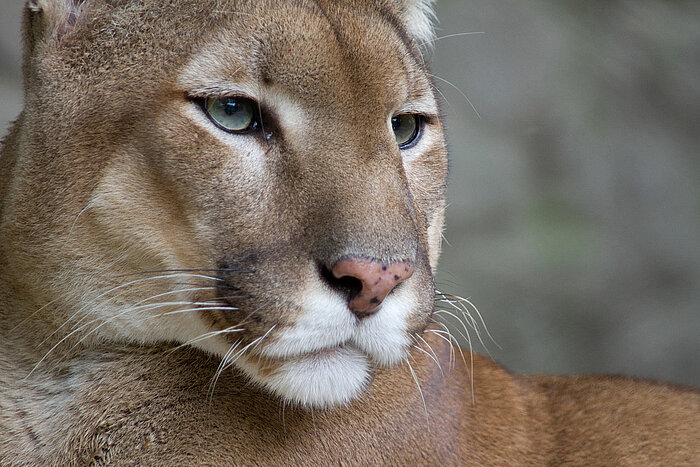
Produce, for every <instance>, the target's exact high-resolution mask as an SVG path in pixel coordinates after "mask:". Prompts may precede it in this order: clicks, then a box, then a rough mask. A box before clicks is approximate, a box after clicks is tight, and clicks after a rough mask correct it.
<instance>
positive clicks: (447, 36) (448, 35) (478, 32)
mask: <svg viewBox="0 0 700 467" xmlns="http://www.w3.org/2000/svg"><path fill="white" fill-rule="evenodd" d="M477 34H486V32H484V31H474V32H456V33H454V34H445V35H444V36H439V37H435V38H433V39H430V40H428V41H423V42H421V43H420V47H423V46H426V45H428V44H434V43H436V42H437V41H441V40H443V39H449V38H450V37H459V36H475V35H477Z"/></svg>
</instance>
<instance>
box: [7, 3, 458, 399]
mask: <svg viewBox="0 0 700 467" xmlns="http://www.w3.org/2000/svg"><path fill="white" fill-rule="evenodd" d="M68 3H71V2H68ZM73 3H75V2H73ZM156 3H158V2H156ZM153 12H157V14H154V13H153ZM428 14H429V9H428V8H426V5H425V4H424V3H422V2H409V1H406V2H401V1H398V0H397V1H386V2H381V1H378V2H359V1H343V2H337V1H308V2H307V1H300V2H276V1H256V2H234V1H212V2H203V1H200V0H198V1H182V2H174V3H173V2H162V5H160V6H153V5H151V6H149V7H148V9H147V10H146V9H143V7H141V6H139V5H137V4H132V3H131V2H128V1H123V2H122V1H118V2H114V1H109V2H107V1H104V2H103V1H97V0H96V1H94V2H92V1H90V2H86V3H84V4H82V5H80V8H79V9H78V11H76V12H75V15H74V16H75V18H74V24H71V25H70V28H67V30H66V28H58V29H55V30H54V31H53V32H52V33H50V34H48V36H47V37H44V38H41V37H40V38H39V39H36V40H37V42H36V43H32V44H30V45H31V46H30V47H28V48H29V50H30V51H31V53H32V56H31V57H30V60H29V62H28V63H29V64H28V65H27V66H29V67H30V68H31V70H32V73H31V76H32V78H31V79H30V80H29V84H28V92H27V109H28V110H27V111H25V113H24V116H23V118H24V126H23V128H25V129H28V130H25V133H26V134H24V135H22V138H23V141H24V144H26V145H27V147H29V148H30V151H28V154H29V155H28V156H27V157H25V158H23V159H22V160H21V161H19V164H18V170H19V171H22V172H23V173H27V174H31V176H30V177H24V179H27V180H28V179H32V180H35V182H33V183H31V184H30V183H16V184H15V185H13V186H11V187H10V190H11V191H13V192H14V193H15V194H16V196H13V199H15V200H17V201H15V203H14V205H13V206H11V207H10V208H9V210H8V211H7V212H6V215H5V218H6V219H7V220H6V222H5V223H4V224H3V229H5V231H6V232H10V234H11V235H12V237H13V238H16V239H18V240H17V242H16V244H15V246H13V248H12V250H10V251H9V252H8V253H7V256H8V257H10V258H13V259H14V260H16V261H14V262H13V264H23V265H26V266H18V267H17V270H16V271H15V273H14V274H15V275H16V277H17V278H18V279H17V280H18V281H22V282H23V283H25V284H27V290H31V293H32V294H33V295H34V296H35V297H41V300H42V301H44V302H49V301H51V300H54V302H53V305H51V306H50V307H49V309H50V310H51V313H52V315H51V321H52V323H54V324H53V325H54V326H55V327H56V328H60V332H59V334H60V335H61V336H70V338H69V340H71V339H73V340H77V341H78V342H80V344H81V345H95V343H97V342H105V341H106V342H134V343H139V344H151V343H156V342H164V341H165V342H173V343H175V344H178V345H180V344H184V345H189V346H194V347H198V348H200V349H203V350H205V351H207V352H210V353H212V354H215V355H216V356H218V357H219V358H220V359H221V365H220V367H219V368H220V371H229V368H231V367H233V368H234V369H237V370H239V371H243V372H244V373H245V374H246V375H248V376H249V377H250V379H251V381H252V382H254V383H256V384H258V385H260V386H262V387H263V388H265V389H266V390H268V391H271V392H273V393H274V394H276V395H278V396H279V397H280V398H282V399H283V400H285V401H287V402H290V403H294V404H299V405H303V406H307V407H328V406H333V405H337V404H345V403H348V402H349V401H351V400H352V399H353V398H356V397H358V396H360V395H361V394H362V392H363V390H364V389H365V388H366V387H367V386H368V384H369V383H370V382H371V379H372V375H373V372H374V371H375V369H377V368H379V367H384V366H393V365H400V364H403V363H404V361H405V360H406V358H407V355H408V350H409V349H410V348H411V347H412V346H413V345H414V344H415V343H416V342H417V341H416V339H420V337H419V336H420V334H421V333H422V331H423V330H424V329H425V327H426V326H427V324H428V323H429V321H430V319H431V315H432V311H433V300H434V286H433V275H432V271H433V270H434V268H435V267H436V264H437V258H438V254H439V249H440V232H441V229H442V219H443V211H444V191H445V177H446V171H447V161H446V150H445V143H444V137H443V129H442V126H441V122H440V117H439V109H438V105H437V103H436V99H435V95H434V88H433V85H432V83H431V81H430V77H429V74H428V73H427V71H426V67H425V64H424V63H423V60H422V56H421V52H420V50H419V49H420V45H421V43H422V42H424V41H426V40H428V39H429V37H430V36H429V29H430V28H429V26H428V24H429V23H428V19H427V15H428ZM56 31H58V32H56ZM117 49H118V50H119V53H118V54H117V53H115V50H117ZM37 180H38V182H37ZM37 239H40V241H39V240H37ZM28 259H31V261H30V262H28V261H27V260H28ZM23 268H25V269H23ZM36 270H41V271H42V273H41V279H40V281H37V280H36V279H34V280H29V279H28V278H29V277H30V276H31V274H32V273H31V271H36ZM33 277H36V276H33ZM212 376H215V375H212Z"/></svg>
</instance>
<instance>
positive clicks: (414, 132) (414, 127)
mask: <svg viewBox="0 0 700 467" xmlns="http://www.w3.org/2000/svg"><path fill="white" fill-rule="evenodd" d="M420 127H421V121H420V116H418V115H416V114H401V115H397V116H396V117H393V118H392V119H391V129H392V130H394V136H395V137H396V142H397V143H399V148H401V149H404V148H407V147H409V146H411V145H412V144H413V143H414V142H415V141H416V140H417V139H418V135H419V134H420Z"/></svg>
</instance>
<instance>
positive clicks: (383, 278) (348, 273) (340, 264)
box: [320, 256, 413, 319]
mask: <svg viewBox="0 0 700 467" xmlns="http://www.w3.org/2000/svg"><path fill="white" fill-rule="evenodd" d="M320 273H321V277H323V278H324V280H325V281H326V282H327V283H328V284H329V285H330V286H331V287H332V288H333V289H335V290H337V291H340V292H341V293H344V294H345V296H346V297H347V302H348V308H350V311H352V312H353V313H354V314H355V316H357V317H358V318H359V319H363V318H366V317H368V316H370V315H372V314H374V313H376V312H377V311H378V310H379V308H380V306H381V304H382V302H383V301H384V299H385V298H386V297H387V295H389V293H391V292H392V291H393V290H395V289H396V287H397V286H398V285H399V284H400V283H401V282H403V281H405V280H406V279H408V278H409V277H411V275H412V274H413V263H412V262H411V261H393V262H383V261H380V260H377V259H373V258H363V257H354V256H348V257H345V258H343V259H340V260H338V261H337V262H336V263H335V264H334V265H333V267H332V268H331V269H329V268H327V267H325V266H321V267H320Z"/></svg>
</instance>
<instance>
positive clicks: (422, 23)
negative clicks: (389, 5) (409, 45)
mask: <svg viewBox="0 0 700 467" xmlns="http://www.w3.org/2000/svg"><path fill="white" fill-rule="evenodd" d="M392 2H393V3H394V5H396V8H397V9H398V12H399V18H400V19H401V21H402V22H403V24H404V27H405V28H406V31H407V32H408V34H409V36H411V38H412V39H413V40H414V41H415V42H416V44H418V45H419V46H423V45H429V44H430V43H431V42H432V41H433V39H434V38H435V30H434V29H433V22H434V21H435V13H434V12H433V3H435V0H392Z"/></svg>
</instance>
